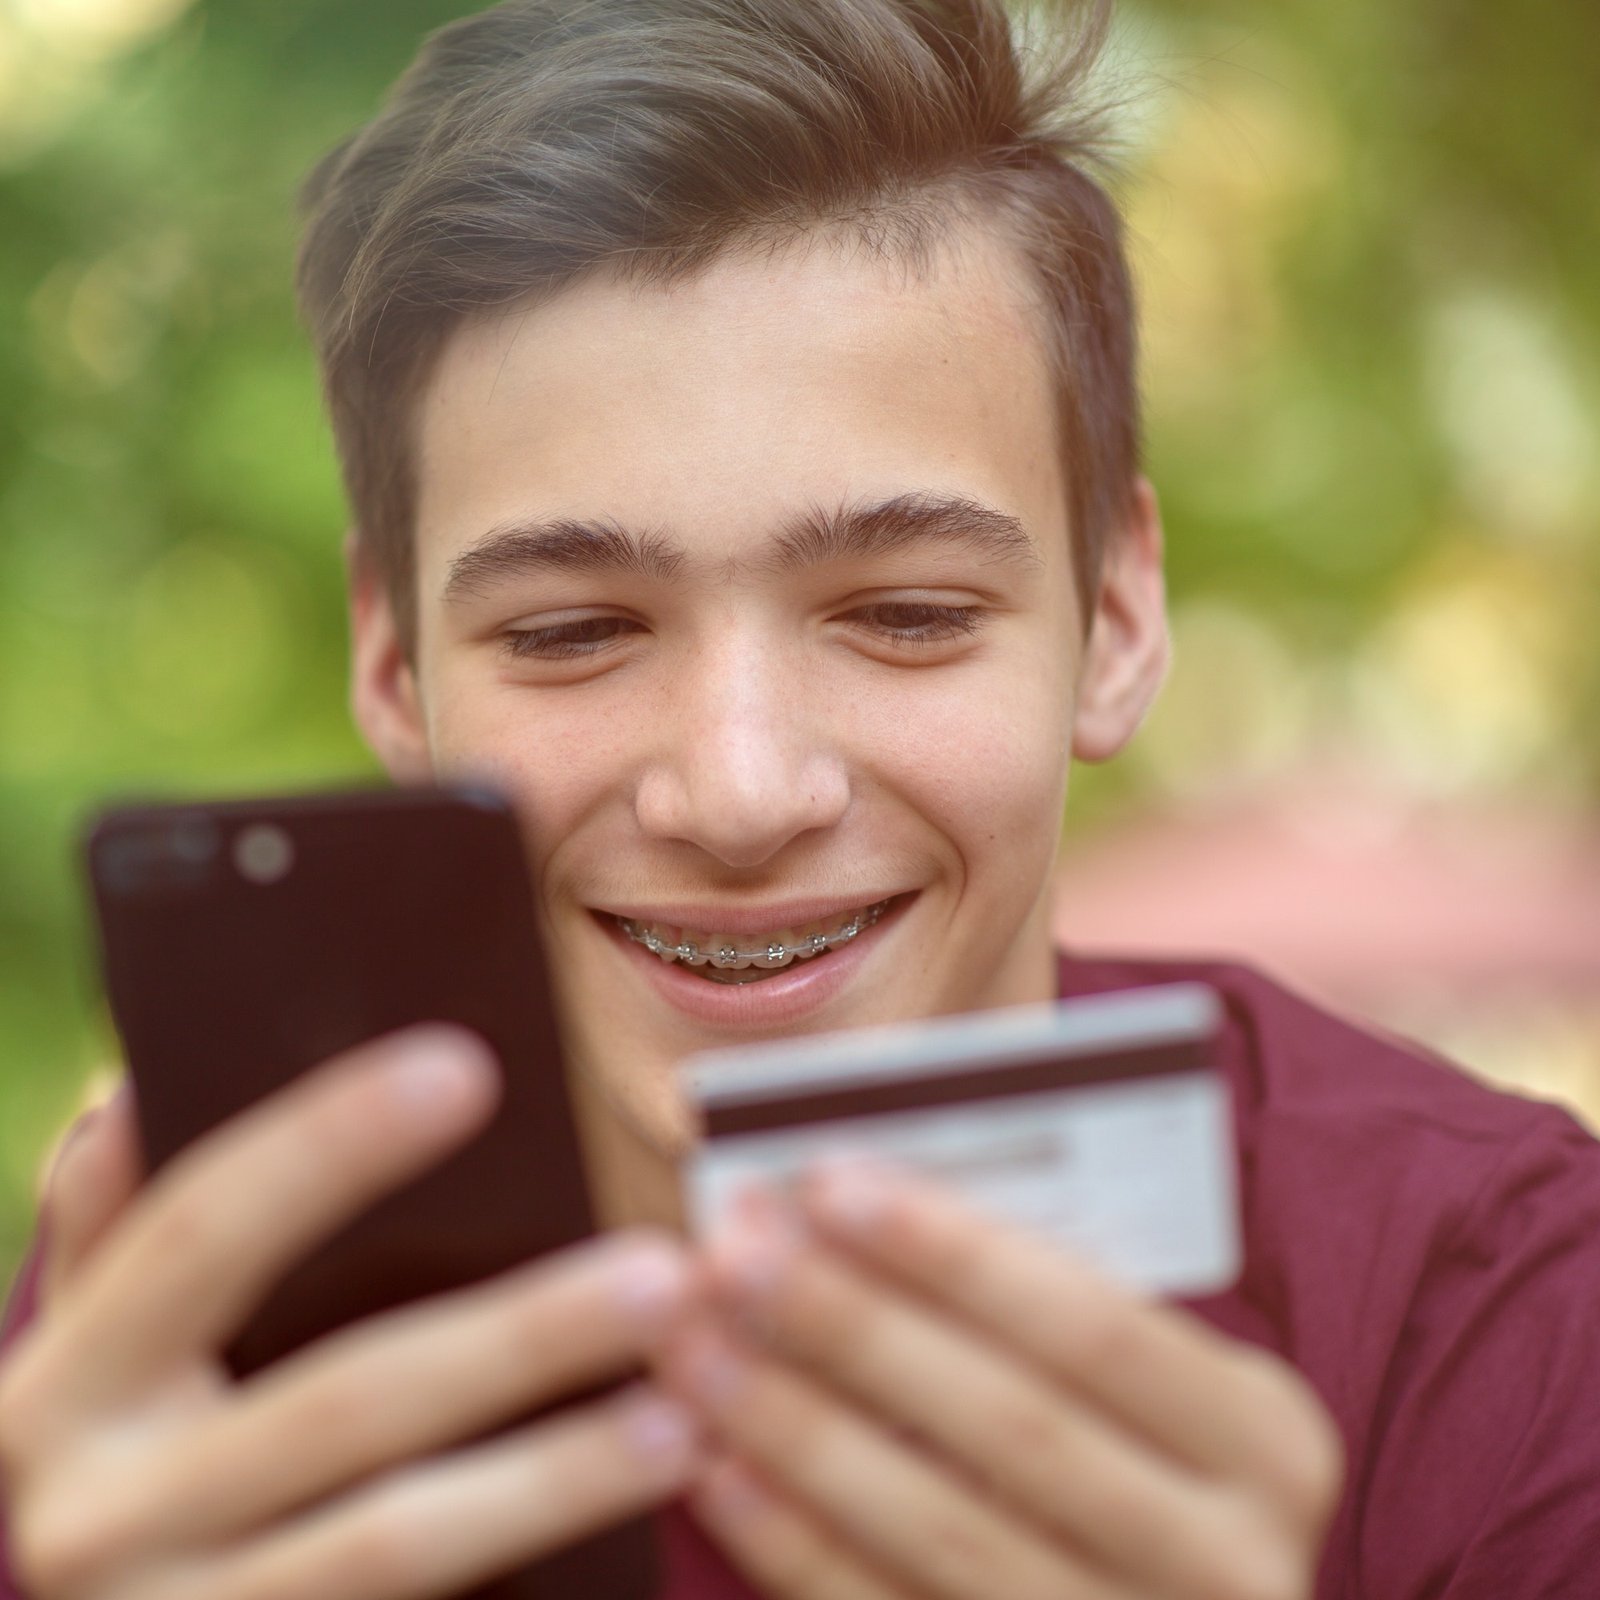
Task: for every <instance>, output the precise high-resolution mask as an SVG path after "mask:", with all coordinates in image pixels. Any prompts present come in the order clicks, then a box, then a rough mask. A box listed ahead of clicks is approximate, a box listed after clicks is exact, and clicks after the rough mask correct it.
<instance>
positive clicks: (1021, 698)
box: [355, 235, 1165, 1152]
mask: <svg viewBox="0 0 1600 1600" xmlns="http://www.w3.org/2000/svg"><path fill="white" fill-rule="evenodd" d="M1042 328H1043V322H1042V318H1041V313H1040V311H1039V310H1038V309H1037V307H1036V306H1035V305H1033V304H1032V303H1031V302H1030V299H1029V297H1028V294H1027V291H1026V287H1025V279H1024V277H1023V275H1022V272H1021V269H1020V267H1019V266H1018V265H1017V264H1016V263H1014V262H1013V260H1012V259H1011V257H1010V254H1009V251H1008V250H1007V248H1006V247H1004V246H1003V245H1001V244H999V243H998V242H995V241H992V240H988V239H985V238H983V237H981V236H977V235H968V236H966V237H964V238H962V239H960V240H959V241H958V242H957V243H956V244H953V245H952V246H951V247H950V248H948V249H946V250H945V251H944V252H943V253H942V254H941V256H940V258H939V260H938V261H937V262H936V263H935V264H934V266H933V267H932V268H931V269H930V270H928V271H925V272H912V271H910V270H908V269H906V268H904V267H903V266H902V265H900V264H898V263H894V262H884V261H879V260H873V259H870V258H868V257H867V256H866V255H864V254H863V253H861V252H851V251H850V250H848V249H846V248H843V247H837V248H836V247H835V246H834V245H833V244H832V243H831V242H829V241H826V240H820V239H819V240H813V241H812V242H811V244H810V245H809V247H807V248H804V249H793V250H790V251H787V252H784V253H780V254H776V255H771V256H768V255H765V254H762V255H751V256H745V257H729V258H726V259H724V260H722V261H720V262H718V263H716V264H715V265H713V266H712V267H711V268H709V269H708V270H707V271H705V272H704V273H703V274H702V275H700V276H698V277H696V278H694V279H692V280H691V281H688V282H685V283H682V284H679V285H675V286H672V287H669V288H637V287H630V286H627V285H623V284H619V283H617V282H614V281H610V280H607V279H603V278H602V279H595V280H593V281H591V282H588V283H585V284H583V285H581V286H579V287H577V288H574V289H571V290H569V291H567V292H565V293H563V294H562V295H560V296H559V297H558V298H556V299H554V300H553V301H550V302H549V303H547V304H545V305H543V306H541V307H539V308H537V309H534V310H532V311H520V312H517V313H515V314H511V315H505V316H497V317H494V318H486V319H483V320H481V321H478V322H475V323H472V324H469V325H468V326H466V327H465V328H463V329H462V330H461V331H459V332H458V333H457V334H456V335H455V336H454V337H453V339H452V341H451V342H450V344H449V345H448V347H447V349H446V351H445V353H444V355H443V358H442V361H441V364H440V366H439V367H438V369H437V372H436V375H435V376H434V378H433V379H432V381H431V383H430V384H429V386H428V388H427V390H426V392H425V394H424V396H423V398H422V404H421V409H420V414H419V418H418V430H417V450H418V471H419V491H420V504H419V512H418V518H417V532H416V537H417V551H418V568H419V584H420V591H419V598H420V629H419V638H418V646H417V653H416V658H415V666H414V668H412V667H408V666H407V665H406V663H405V660H404V657H403V655H402V653H401V652H400V650H399V649H398V647H397V645H396V642H395V638H394V633H393V627H392V621H391V618H390V616H389V613H388V608H387V606H386V604H385V602H384V600H383V598H382V595H381V591H380V589H379V586H378V585H377V584H375V583H374V582H372V581H371V579H370V577H366V578H359V579H358V587H357V596H356V608H355V609H356V635H357V637H356V644H357V652H356V706H357V712H358V716H359V717H360V720H361V722H362V724H363V727H364V728H365V730H366V732H367V734H368V737H369V738H370V739H371V741H372V742H373V744H374V746H375V747H376V748H377V749H378V751H379V753H380V754H381V755H382V756H383V757H384V759H385V760H386V762H387V764H388V765H389V767H390V768H391V770H392V771H393V772H394V773H395V774H396V776H398V777H400V778H402V779H419V778H425V777H428V776H430V775H438V776H445V777H451V776H472V777H475V778H480V779H481V778H488V779H489V780H491V781H492V782H494V783H495V784H497V785H498V786H499V787H500V788H501V789H502V790H504V791H505V792H507V793H509V794H510V795H511V796H512V797H513V798H514V799H515V801H516V802H517V804H518V807H519V809H520V812H521V814H522V816H523V818H524V821H525V824H526V829H527V835H528V839H529V843H530V850H531V854H532V858H533V864H534V870H535V876H536V879H537V886H538V890H539V895H540V900H541V904H542V910H543V915H544V918H545V922H546V929H547V936H548V940H549V951H550V956H551V960H552V964H553V967H554V976H555V980H556V984H557V987H558V991H559V993H560V995H561V997H562V999H563V1001H564V1003H565V1009H566V1013H567V1016H568V1020H569V1024H570V1027H571V1032H572V1041H573V1046H574V1052H575V1059H576V1060H577V1061H578V1062H579V1064H580V1065H581V1066H582V1067H584V1068H585V1069H587V1070H588V1071H589V1073H590V1074H591V1075H592V1079H593V1080H595V1081H597V1082H598V1084H599V1086H600V1087H601V1089H602V1090H603V1091H604V1093H605V1097H606V1099H607V1100H608V1101H609V1102H610V1104H611V1106H612V1108H613V1109H614V1110H617V1111H620V1112H621V1114H622V1116H623V1118H624V1120H625V1122H626V1123H627V1124H628V1125H629V1126H630V1127H631V1128H632V1130H633V1131H634V1132H635V1133H636V1134H640V1135H642V1136H643V1137H644V1138H646V1139H647V1140H648V1141H649V1142H650V1143H651V1144H653V1145H654V1146H655V1147H656V1148H657V1149H659V1150H663V1151H668V1152H670V1151H672V1150H674V1149H676V1148H679V1147H681V1145H682V1143H683V1142H684V1140H685V1139H686V1138H687V1124H686V1120H685V1118H684V1116H683V1113H682V1109H681V1106H680V1102H679V1097H678V1095H677V1092H676V1088H675V1085H674V1081H673V1067H674V1064H675V1063H676V1062H677V1061H678V1060H679V1059H680V1058H681V1057H683V1056H684V1055H685V1054H686V1053H688V1052H690V1051H693V1050H695V1049H699V1048H704V1047H706V1046H710V1045H717V1044H727V1043H730V1042H734V1041H738V1040H745V1039H754V1038H764V1037H770V1036H772V1035H776V1034H783V1033H789V1032H796V1031H802V1030H807V1031H809V1030H818V1029H831V1028H840V1027H849V1026H854V1025H858V1024H864V1023H874V1022H883V1021H888V1020H892V1019H898V1018H906V1017H915V1016H925V1015H930V1014H933V1013H938V1012H955V1011H964V1010H972V1009H977V1008H981V1007H989V1006H998V1005H1007V1004H1013V1003H1019V1002H1024V1001H1030V1000H1043V999H1046V998H1048V997H1050V996H1051V995H1052V994H1053V993H1054V984H1055V975H1054V963H1053V956H1052V950H1051V938H1050V903H1049V883H1050V869H1051V864H1052V860H1053V857H1054V853H1055V848H1056V842H1057V834H1058V829H1059V825H1060V818H1061V812H1062V805H1063V801H1064V797H1065V790H1066V783H1067V770H1068V763H1069V757H1070V754H1071V753H1072V750H1073V748H1074V745H1075V744H1076V746H1077V749H1078V752H1079V753H1080V754H1082V755H1086V756H1090V757H1098V756H1103V755H1106V754H1109V753H1110V751H1111V750H1112V749H1114V748H1115V747H1116V746H1117V745H1118V744H1120V743H1121V741H1122V739H1124V738H1125V737H1126V736H1127V734H1128V733H1129V732H1131V730H1132V728H1133V727H1134V726H1135V724H1136V723H1137V720H1138V717H1139V716H1140V715H1141V714H1142V712H1143V710H1144V708H1145V705H1146V704H1147V702H1148V700H1149V698H1150V695H1151V694H1153V692H1154V688H1155V685H1156V683H1157V681H1158V680H1159V676H1160V671H1161V667H1162V664H1163V661H1164V649H1165V633H1164V627H1163V624H1162V619H1161V586H1160V577H1159V537H1158V533H1157V530H1156V525H1155V519H1154V513H1153V509H1152V507H1151V506H1150V504H1149V502H1148V499H1147V498H1141V500H1140V502H1139V506H1140V509H1139V511H1138V512H1137V513H1136V514H1135V516H1134V518H1133V523H1134V526H1133V527H1132V528H1130V530H1129V531H1128V533H1127V535H1126V536H1125V537H1124V538H1123V540H1122V541H1121V544H1120V546H1119V550H1118V554H1117V555H1116V557H1115V558H1114V559H1113V560H1112V562H1111V564H1110V567H1109V569H1108V582H1107V586H1106V590H1105V593H1104V594H1103V595H1102V596H1101V597H1100V599H1099V602H1098V614H1097V616H1096V619H1095V628H1094V633H1093V637H1092V643H1091V644H1090V645H1089V647H1088V649H1087V654H1086V646H1085V639H1084V635H1085V619H1084V617H1083V616H1082V615H1081V613H1080V607H1079V601H1078V597H1077V596H1076V595H1075V592H1074V585H1073V580H1072V562H1071V555H1070V545H1069V530H1068V527H1067V522H1066V510H1065V507H1066V496H1065V493H1064V489H1063V477H1062V473H1063V467H1062V462H1061V459H1060V451H1059V446H1058V443H1057V433H1056V421H1055V408H1054V402H1053V398H1052V385H1051V379H1050V375H1049V372H1048V369H1047V365H1046V358H1045V352H1044V345H1043V340H1042V337H1041V333H1042ZM852 924H854V925H856V926H858V927H859V929H860V931H859V932H858V933H857V934H856V935H855V936H854V937H853V938H851V939H849V940H848V941H844V940H842V939H841V937H840V936H841V934H842V932H843V930H845V929H846V928H847V927H848V926H850V925H852ZM645 936H649V937H653V938H655V939H656V940H658V941H659V942H660V943H662V944H663V945H665V946H666V947H668V949H669V950H670V949H672V948H675V947H679V946H690V945H692V946H693V947H694V949H695V952H696V953H697V954H703V953H708V952H714V951H716V950H718V949H720V948H723V947H731V948H732V949H734V950H737V951H739V952H764V951H766V950H767V948H768V947H769V946H773V947H782V948H783V950H784V951H785V952H787V951H792V950H793V949H795V948H796V947H803V948H805V949H810V948H811V947H812V944H813V942H814V937H815V936H820V937H821V938H822V939H823V940H824V941H826V942H827V943H828V945H829V948H827V949H826V950H825V951H824V953H821V954H816V955H811V956H807V955H789V954H787V953H785V954H779V955H777V956H776V960H777V962H778V963H779V964H777V965H774V966H765V965H756V966H749V967H736V968H729V969H723V968H721V967H718V966H716V965H713V964H698V965H697V964H692V963H691V962H689V961H685V960H682V959H676V960H667V959H663V957H662V956H661V955H659V954H652V953H651V952H650V951H649V950H648V949H647V948H646V946H645V944H643V943H641V942H639V940H640V938H641V937H645Z"/></svg>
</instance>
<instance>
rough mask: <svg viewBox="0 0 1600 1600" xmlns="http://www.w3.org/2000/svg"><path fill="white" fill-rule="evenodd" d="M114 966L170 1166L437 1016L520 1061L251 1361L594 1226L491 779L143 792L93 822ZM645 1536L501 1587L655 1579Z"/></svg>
mask: <svg viewBox="0 0 1600 1600" xmlns="http://www.w3.org/2000/svg"><path fill="white" fill-rule="evenodd" d="M88 850H89V858H90V869H91V878H92V880H93V885H94V894H95V900H96V905H97V909H98V912H99V918H100V926H101V938H102V953H103V963H104V972H105V981H106V988H107V992H108V996H109V999H110V1003H111V1008H112V1012H113V1015H114V1017H115V1020H116V1023H117V1027H118V1030H119V1032H120V1033H121V1035H122V1040H123V1044H124V1048H125V1051H126V1055H127V1061H128V1067H129V1070H130V1073H131V1075H132V1078H133V1081H134V1085H135V1093H136V1098H137V1103H138V1109H139V1120H140V1127H141V1132H142V1135H143V1139H144V1143H145V1153H146V1159H147V1161H148V1162H149V1164H150V1167H151V1169H152V1170H154V1169H155V1168H156V1167H159V1166H160V1165H161V1164H162V1163H163V1162H165V1161H167V1160H169V1159H170V1158H171V1157H172V1155H173V1154H174V1153H176V1152H177V1151H178V1150H179V1149H181V1148H182V1147H183V1146H184V1145H185V1144H187V1143H188V1142H189V1141H190V1140H192V1139H194V1138H196V1137H197V1136H198V1135H200V1134H202V1133H204V1132H205V1131H206V1130H207V1129H209V1128H211V1127H213V1126H215V1125H216V1124H217V1123H219V1122H221V1121H223V1120H224V1119H226V1118H228V1117H231V1116H232V1115H234V1114H235V1113H237V1112H239V1111H241V1110H243V1109H244V1108H245V1107H246V1106H248V1105H250V1104H251V1103H252V1102H253V1101H255V1100H258V1099H260V1098H261V1097H262V1096H263V1095H265V1094H267V1093H270V1092H271V1091H272V1090H273V1089H275V1088H277V1087H279V1086H281V1085H282V1084H284V1083H287V1082H288V1081H289V1080H290V1079H292V1078H293V1077H294V1076H296V1075H297V1074H299V1073H301V1072H303V1071H305V1070H306V1069H308V1068H310V1067H312V1066H314V1065H316V1064H317V1063H319V1062H321V1061H323V1060H325V1059H327V1058H328V1057H329V1056H330V1055H333V1054H336V1053H337V1052H339V1051H341V1050H345V1049H348V1048H349V1047H351V1046H353V1045H356V1044H359V1043H361V1042H363V1041H365V1040H368V1039H371V1038H373V1037H375V1036H376V1035H379V1034H383V1033H387V1032H390V1031H392V1030H394V1029H397V1028H402V1027H405V1026H407V1025H409V1024H412V1023H417V1022H425V1021H450V1022H456V1023H459V1024H461V1025H463V1026H465V1027H468V1028H471V1029H473V1030H474V1031H475V1032H477V1033H479V1034H481V1035H482V1036H483V1037H484V1038H485V1039H486V1040H487V1041H488V1042H489V1044H490V1045H491V1046H492V1048H493V1049H494V1051H495V1054H496V1056H497V1057H498V1058H499V1060H500V1062H501V1063H502V1065H503V1068H504V1078H505V1085H504V1092H503V1096H502V1101H501V1105H500V1108H499V1110H498V1112H497V1114H496V1116H495V1118H494V1119H493V1121H492V1122H491V1123H490V1124H489V1125H488V1127H487V1128H486V1129H485V1130H484V1131H483V1132H482V1133H481V1134H479V1135H478V1136H477V1137H476V1138H474V1139H473V1140H472V1141H471V1142H470V1143H468V1144H467V1145H466V1146H464V1147H463V1148H462V1149H461V1150H460V1151H459V1152H457V1153H456V1154H454V1155H453V1156H451V1157H450V1158H448V1159H447V1160H446V1161H445V1162H443V1163H442V1164H441V1165H440V1166H438V1167H436V1168H434V1169H433V1170H431V1171H430V1172H428V1173H426V1174H424V1175H423V1176H422V1177H421V1178H419V1179H418V1180H416V1181H415V1182H413V1183H412V1184H411V1185H410V1186H409V1187H407V1188H405V1189H402V1190H400V1191H397V1192H396V1193H394V1194H393V1195H391V1196H389V1197H388V1198H386V1199H384V1200H382V1201H380V1202H379V1203H378V1204H377V1205H376V1206H374V1207H373V1208H372V1209H371V1210H370V1211H368V1212H367V1213H366V1214H365V1215H363V1216H362V1217H360V1218H359V1219H357V1220H356V1221H355V1222H354V1223H352V1224H351V1225H349V1226H348V1227H347V1228H346V1229H345V1230H343V1231H342V1232H341V1233H339V1234H338V1235H337V1236H335V1237H334V1238H332V1239H330V1240H329V1241H328V1242H327V1243H326V1244H325V1245H324V1246H323V1247H322V1248H321V1249H319V1250H318V1251H317V1252H315V1253H314V1254H313V1255H312V1256H310V1257H309V1258H308V1259H307V1260H306V1261H304V1262H303V1263H302V1264H301V1265H300V1266H299V1267H298V1268H297V1269H295V1270H294V1271H293V1272H291V1273H290V1275H289V1276H288V1277H286V1278H285V1279H284V1280H283V1281H282V1283H281V1284H280V1286H279V1287H278V1289H277V1290H276V1292H275V1293H273V1294H272V1295H271V1296H270V1298H269V1299H268V1300H267V1302H266V1303H265V1304H264V1306H263V1307H262V1308H261V1311H260V1312H259V1314H258V1315H257V1316H256V1318H255V1319H254V1320H253V1322H252V1323H251V1325H250V1326H249V1328H248V1329H247V1330H246V1331H245V1332H244V1334H243V1335H242V1337H241V1338H240V1339H239V1340H238V1341H237V1342H236V1343H235V1345H234V1346H233V1347H232V1348H231V1349H230V1350H229V1351H228V1359H229V1362H230V1364H231V1365H232V1367H233V1368H234V1370H235V1371H236V1372H237V1373H239V1374H240V1375H246V1374H248V1373H251V1372H253V1371H256V1370H257V1369H259V1368H260V1367H263V1366H265V1365H266V1364H267V1363H269V1362H272V1361H275V1360H277V1359H278V1358H280V1357H281V1356H283V1355H285V1354H287V1353H288V1352H290V1351H292V1350H294V1349H296V1348H298V1347H299V1346H301V1345H303V1344H305V1343H306V1342H307V1341H309V1340H311V1339H314V1338H316V1337H318V1336H319V1335H321V1334H323V1333H326V1332H328V1331H329V1330H331V1329H333V1328H335V1327H338V1326H340V1325H342V1324H344V1323H346V1322H349V1321H352V1320H354V1319H355V1318H358V1317H364V1316H369V1315H371V1314H373V1313H376V1312H381V1311H384V1310H387V1309H389V1308H391V1307H393V1306H396V1305H399V1304H401V1303H403V1302H406V1301H410V1300H413V1299H417V1298H419V1297H422V1296H427V1295H433V1294H439V1293H443V1292H445V1291H447V1290H450V1289H454V1288H458V1287H461V1286H463V1285H465V1284H468V1283H471V1282H474V1281H476V1280H477V1279H480V1278H483V1277H486V1276H488V1275H490V1274H493V1273H497V1272H500V1271H503V1270H505V1269H507V1268H509V1267H512V1266H514V1265H516V1264H517V1263H518V1262H521V1261H524V1260H527V1259H528V1258H530V1257H532V1256H536V1255H539V1254H542V1253H544V1252H546V1251H549V1250H553V1249H556V1248H559V1247H561V1246H563V1245H566V1244H570V1243H572V1242H574V1241H575V1240H578V1239H581V1238H583V1237H585V1236H586V1235H588V1234H589V1233H591V1232H592V1231H593V1219H592V1216H591V1212H590V1207H589V1201H588V1195H587V1190H586V1187H585V1180H584V1174H583V1170H582V1164H581V1157H580V1153H579V1148H578V1143H577V1138H576V1135H575V1132H574V1130H573V1123H572V1115H571V1107H570V1104H569V1099H568V1094H567V1086H566V1079H565V1075H564V1070H563V1066H562V1060H561V1053H560V1044H559V1038H558V1034H557V1026H556V1019H555V1016H554V1013H553V1010H552V1007H551V1003H550V995H549V989H548V985H547V982H546V978H545V972H544V963H543V960H542V958H541V954H540V949H539V941H538V934H537V928H536V923H535V920H534V913H533V903H532V891H531V887H530V881H529V877H528V871H527V867H526V864H525V860H524V857H523V854H522V850H521V845H520V841H519V838H518V835H517V830H516V826H515V823H514V822H513V820H512V818H511V816H510V814H509V813H508V812H507V811H506V809H505V808H504V807H503V806H502V805H501V803H500V802H498V801H496V800H493V799H491V798H489V797H487V796H472V795H463V794H441V793H439V792H435V791H423V790H399V791H393V792H384V793H380V794H365V795H333V796H325V797H307V798H297V799H292V800H278V801H259V802H253V801H243V802H229V803H226V804H220V805H210V806H200V805H182V806H170V807H152V808H144V809H129V810H122V811H118V812H115V813H111V814H109V815H107V816H106V817H105V818H103V819H102V820H101V821H100V823H99V824H98V826H97V827H96V828H95V830H94V832H93V834H92V835H91V837H90V840H89V845H88ZM651 1570H652V1563H651V1561H650V1551H649V1548H648V1541H647V1540H646V1539H645V1538H644V1536H643V1534H642V1530H639V1529H634V1530H628V1531H627V1532H626V1533H625V1534H624V1535H622V1536H618V1535H612V1536H610V1537H606V1538H602V1539H601V1540H599V1541H596V1542H595V1543H594V1544H593V1545H591V1546H580V1547H577V1548H576V1549H574V1550H573V1551H571V1552H568V1553H567V1554H566V1555H564V1556H562V1557H559V1558H556V1559H555V1560H553V1561H550V1562H545V1563H541V1564H540V1565H539V1567H537V1568H534V1569H530V1570H529V1571H528V1572H526V1573H524V1574H521V1575H520V1576H519V1577H517V1578H515V1579H509V1580H506V1581H504V1582H502V1583H500V1584H496V1585H494V1586H492V1587H491V1588H488V1589H484V1590H482V1591H479V1593H480V1594H481V1596H482V1600H489V1597H490V1596H494V1597H495V1600H512V1597H513V1596H515V1597H517V1600H535V1597H537V1600H555V1597H556V1596H571V1595H586V1594H595V1595H607V1596H616V1597H625V1596H626V1597H631V1596H644V1595H646V1594H648V1593H649V1592H650V1585H651Z"/></svg>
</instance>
